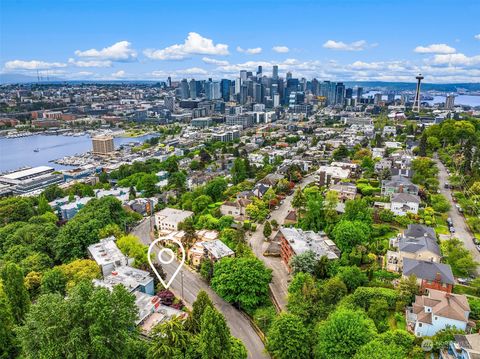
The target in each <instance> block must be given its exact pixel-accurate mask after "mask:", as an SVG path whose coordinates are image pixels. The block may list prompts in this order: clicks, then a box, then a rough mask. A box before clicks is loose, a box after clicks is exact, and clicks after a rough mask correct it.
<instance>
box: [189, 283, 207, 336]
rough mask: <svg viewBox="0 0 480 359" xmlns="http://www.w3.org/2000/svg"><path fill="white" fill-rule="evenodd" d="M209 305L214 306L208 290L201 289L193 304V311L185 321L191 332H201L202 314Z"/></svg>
mask: <svg viewBox="0 0 480 359" xmlns="http://www.w3.org/2000/svg"><path fill="white" fill-rule="evenodd" d="M207 307H213V303H212V301H211V299H210V297H209V296H208V294H207V292H205V291H204V290H201V291H200V292H198V294H197V299H196V300H195V301H194V302H193V304H192V312H191V313H190V315H189V316H188V318H187V321H186V323H185V326H186V328H187V330H188V331H189V332H191V333H194V334H196V333H199V332H200V327H201V324H202V322H201V319H202V315H203V313H204V312H205V309H207Z"/></svg>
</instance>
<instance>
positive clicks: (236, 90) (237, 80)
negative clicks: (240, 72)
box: [235, 77, 242, 95]
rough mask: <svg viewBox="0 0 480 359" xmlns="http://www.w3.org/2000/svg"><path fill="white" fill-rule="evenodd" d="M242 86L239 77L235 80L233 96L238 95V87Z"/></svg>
mask: <svg viewBox="0 0 480 359" xmlns="http://www.w3.org/2000/svg"><path fill="white" fill-rule="evenodd" d="M241 85H242V79H241V78H240V77H239V78H237V79H236V80H235V95H238V94H239V93H240V86H241Z"/></svg>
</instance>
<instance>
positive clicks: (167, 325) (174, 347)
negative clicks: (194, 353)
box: [147, 317, 191, 359]
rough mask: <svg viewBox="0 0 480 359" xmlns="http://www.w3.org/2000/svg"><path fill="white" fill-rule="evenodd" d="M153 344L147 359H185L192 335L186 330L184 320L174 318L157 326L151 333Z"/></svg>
mask: <svg viewBox="0 0 480 359" xmlns="http://www.w3.org/2000/svg"><path fill="white" fill-rule="evenodd" d="M151 338H152V343H151V344H150V346H149V348H148V352H147V358H149V359H150V358H151V359H154V358H184V354H185V353H186V352H187V350H188V348H189V346H190V344H191V343H190V342H191V335H190V334H189V333H188V332H187V331H186V330H185V328H184V325H183V319H181V318H180V317H174V318H172V319H170V320H168V321H166V322H163V323H160V324H157V325H156V326H155V327H154V328H153V329H152V332H151Z"/></svg>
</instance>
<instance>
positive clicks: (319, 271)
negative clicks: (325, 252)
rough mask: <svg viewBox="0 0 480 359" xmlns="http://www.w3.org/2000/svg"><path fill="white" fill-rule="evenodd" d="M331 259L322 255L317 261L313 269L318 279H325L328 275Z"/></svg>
mask: <svg viewBox="0 0 480 359" xmlns="http://www.w3.org/2000/svg"><path fill="white" fill-rule="evenodd" d="M329 265H330V263H329V259H328V257H327V256H321V257H320V259H318V260H317V261H316V262H315V267H314V269H313V275H314V276H315V277H316V278H318V279H325V278H327V277H328V268H329Z"/></svg>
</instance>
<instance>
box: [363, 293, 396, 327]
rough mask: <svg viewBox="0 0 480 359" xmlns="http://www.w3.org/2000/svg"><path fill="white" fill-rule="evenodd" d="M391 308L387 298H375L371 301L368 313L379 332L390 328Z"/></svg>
mask: <svg viewBox="0 0 480 359" xmlns="http://www.w3.org/2000/svg"><path fill="white" fill-rule="evenodd" d="M389 309H390V307H389V305H388V303H387V301H386V299H385V298H375V299H373V300H372V302H371V303H370V307H369V308H368V311H367V315H368V316H369V318H371V319H372V320H373V322H374V323H375V326H376V327H377V330H378V331H379V332H384V331H386V330H387V329H388V323H387V318H388V315H389Z"/></svg>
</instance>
